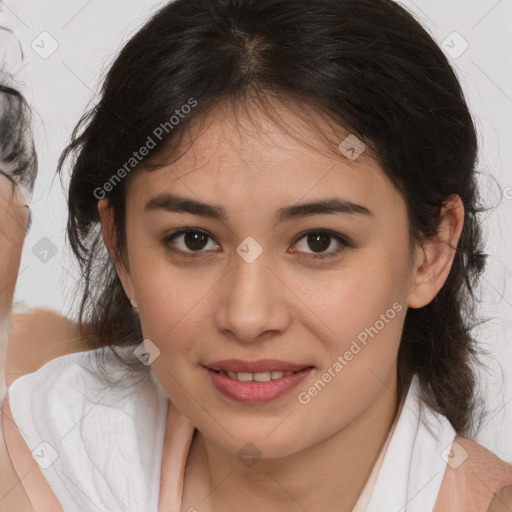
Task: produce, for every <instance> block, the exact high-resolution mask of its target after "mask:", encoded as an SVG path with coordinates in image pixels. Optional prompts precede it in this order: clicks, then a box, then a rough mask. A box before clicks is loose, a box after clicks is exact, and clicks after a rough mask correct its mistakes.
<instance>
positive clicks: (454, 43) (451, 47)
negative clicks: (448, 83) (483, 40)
mask: <svg viewBox="0 0 512 512" xmlns="http://www.w3.org/2000/svg"><path fill="white" fill-rule="evenodd" d="M441 46H442V48H443V50H444V51H445V52H446V53H447V54H448V56H450V57H451V58H452V59H458V58H459V57H460V56H461V55H462V54H463V53H464V52H465V51H466V50H467V49H468V48H469V43H468V42H467V41H466V40H465V39H464V38H463V37H462V36H461V35H460V34H459V33H458V32H452V33H451V34H450V35H449V36H448V37H447V38H446V39H445V40H444V41H443V42H442V43H441Z"/></svg>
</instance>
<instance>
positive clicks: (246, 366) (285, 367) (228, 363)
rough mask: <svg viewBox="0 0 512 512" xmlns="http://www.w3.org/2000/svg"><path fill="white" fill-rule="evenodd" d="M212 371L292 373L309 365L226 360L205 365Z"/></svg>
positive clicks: (275, 361)
mask: <svg viewBox="0 0 512 512" xmlns="http://www.w3.org/2000/svg"><path fill="white" fill-rule="evenodd" d="M203 366H205V367H206V368H208V369H210V370H217V371H221V370H222V371H225V372H227V371H229V372H248V373H259V372H273V371H274V372H277V371H283V372H287V371H292V372H298V371H299V370H302V369H304V368H307V367H308V366H311V365H308V364H300V363H290V362H286V361H280V360H279V359H259V360H258V361H243V360H242V359H224V360H222V361H215V362H214V363H210V364H205V365H203Z"/></svg>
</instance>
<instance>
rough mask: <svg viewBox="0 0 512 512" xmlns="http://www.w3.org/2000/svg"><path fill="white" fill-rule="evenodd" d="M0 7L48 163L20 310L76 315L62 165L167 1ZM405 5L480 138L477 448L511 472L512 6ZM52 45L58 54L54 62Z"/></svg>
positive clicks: (508, 0)
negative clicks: (110, 79)
mask: <svg viewBox="0 0 512 512" xmlns="http://www.w3.org/2000/svg"><path fill="white" fill-rule="evenodd" d="M0 3H3V13H2V17H3V20H2V22H1V25H3V26H9V27H11V28H13V29H14V31H15V33H16V37H17V38H18V39H19V41H20V44H21V48H22V49H23V53H24V58H23V59H21V57H20V52H19V48H18V46H17V42H16V39H15V38H13V37H12V36H10V35H8V34H7V33H5V32H4V33H3V34H2V36H1V40H0V45H1V46H0V48H1V54H2V61H3V63H4V65H5V66H7V67H8V69H9V71H11V73H13V74H14V75H15V81H16V82H18V85H19V86H23V89H24V92H25V94H26V96H27V98H28V100H29V102H30V103H31V104H32V105H33V107H34V109H35V112H36V118H35V134H36V144H37V150H38V154H39V160H40V169H39V176H38V179H37V185H36V188H35V192H34V196H33V200H32V203H31V205H32V211H33V216H34V218H33V225H32V228H31V231H30V233H29V234H28V236H27V239H26V243H25V247H24V253H23V258H22V262H21V267H20V276H19V280H18V285H17V290H16V296H15V300H18V301H25V302H26V303H27V304H28V305H29V306H38V307H49V308H53V309H55V310H57V311H59V312H61V313H63V314H69V313H70V312H71V306H70V304H71V301H70V297H71V295H72V292H73V288H74V285H75V283H76V278H77V276H78V273H77V268H76V266H75V264H74V261H73V260H72V258H71V256H70V251H69V249H68V247H67V242H66V239H65V224H66V203H65V196H64V192H63V189H62V186H61V183H60V181H59V179H58V178H57V179H54V174H55V169H56V164H57V160H58V157H59V155H60V153H61V151H62V149H63V148H64V146H65V144H66V142H67V141H68V139H69V136H70V133H71V130H72V128H73V127H74V125H75V123H76V122H77V120H78V119H79V117H80V115H81V114H82V113H83V112H84V111H85V109H86V107H87V106H88V105H89V104H90V102H91V101H92V102H94V101H96V92H97V91H98V88H99V83H100V79H101V77H102V76H103V75H104V73H105V71H106V69H108V65H109V63H111V62H112V59H113V57H114V56H115V54H116V53H117V51H118V50H119V49H120V47H121V46H122V45H123V43H124V42H126V41H127V39H128V38H129V37H130V36H131V35H132V34H133V33H134V32H135V31H136V30H137V29H138V28H139V27H140V26H141V25H142V24H143V23H144V21H145V20H146V19H147V16H148V15H149V14H150V13H152V12H153V11H154V10H155V9H156V8H158V7H159V6H161V5H163V3H165V2H156V1H151V0H146V1H142V0H108V1H107V0H101V1H100V0H89V1H87V0H52V1H51V2H48V1H46V2H41V1H40V0H39V1H38V0H18V1H15V0H7V1H4V2H0ZM401 3H402V4H403V5H404V6H405V7H406V8H407V9H409V10H411V11H412V12H413V13H414V14H415V16H416V17H417V18H418V19H420V21H422V23H423V25H424V26H425V27H426V28H427V29H428V30H429V31H430V33H431V34H432V36H433V37H434V39H435V40H436V41H437V42H438V44H440V45H441V46H442V47H443V49H444V51H445V52H446V53H447V54H448V55H450V59H451V62H452V64H453V66H454V67H455V69H456V71H457V73H458V75H459V78H460V80H461V82H462V86H463V88H464V90H465V93H466V96H467V99H468V102H469V105H470V108H471V110H472V112H473V115H474V117H475V120H476V124H477V129H478V132H479V137H480V144H481V147H480V159H479V166H478V168H479V170H480V171H481V172H482V173H483V175H484V178H483V180H482V188H483V190H484V198H485V200H486V202H487V204H488V205H489V206H491V207H493V209H492V210H491V211H490V212H489V213H488V214H487V215H486V227H487V234H488V243H487V247H486V250H487V252H488V254H489V255H490V257H489V259H488V269H487V271H486V273H485V276H484V280H483V285H484V286H483V291H482V299H483V305H482V309H481V313H482V314H483V315H484V316H485V317H487V318H490V321H489V322H488V323H487V324H486V325H484V326H483V327H481V328H480V329H479V331H478V337H479V340H480V344H481V346H482V347H483V348H486V349H488V350H491V351H492V355H493V358H492V359H490V360H486V363H487V365H488V368H489V369H488V371H487V372H486V373H485V374H482V377H483V378H481V379H480V383H481V386H482V389H483V392H484V395H485V396H486V397H487V408H488V410H489V416H488V419H487V420H486V421H487V423H486V425H485V428H484V429H483V430H482V432H481V434H480V435H479V436H478V438H477V441H479V442H480V443H481V444H483V445H484V446H486V447H487V448H489V449H490V450H492V451H493V452H495V453H496V454H497V455H499V456H500V457H501V458H503V459H505V460H507V461H508V462H511V463H512V379H511V377H512V369H511V368H512V339H511V332H512V293H511V290H510V288H511V287H510V276H511V273H512V171H511V166H512V144H511V133H512V122H511V114H512V66H511V64H512V62H511V57H510V48H511V46H512V37H511V30H510V29H511V27H512V0H478V1H473V2H469V1H468V0H449V1H448V0H414V1H412V0H403V1H401ZM45 32H46V33H47V34H44V33H45ZM454 32H456V34H454ZM48 34H49V35H48ZM466 44H467V45H468V47H467V49H466V50H465V51H464V52H463V53H461V52H462V50H464V48H465V46H466ZM52 45H53V46H55V45H58V47H57V48H56V50H55V51H54V52H53V53H51V55H49V54H50V52H51V51H52V50H53V48H52ZM459 54H460V55H459ZM485 176H487V177H485ZM492 177H494V178H495V179H496V180H497V183H496V182H495V181H494V180H493V178H492ZM42 239H43V241H41V240H42ZM46 239H47V240H46ZM48 240H49V241H51V243H50V242H48ZM52 249H54V251H52ZM44 251H49V252H46V253H45V252H44ZM53 252H55V254H53Z"/></svg>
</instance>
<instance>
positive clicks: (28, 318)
mask: <svg viewBox="0 0 512 512" xmlns="http://www.w3.org/2000/svg"><path fill="white" fill-rule="evenodd" d="M83 350H86V348H85V343H84V342H83V339H82V338H81V337H80V335H79V332H78V326H77V325H76V323H75V322H73V321H72V320H70V319H69V318H66V317H65V316H62V315H60V314H59V313H57V312H55V311H52V310H50V309H44V308H26V307H24V306H23V305H22V304H19V303H18V304H15V307H14V309H13V314H12V317H11V326H10V332H9V343H8V348H7V363H6V381H7V385H8V386H9V385H10V384H11V383H12V382H13V381H14V380H15V379H16V378H17V377H19V376H21V375H25V374H27V373H32V372H34V371H36V370H37V369H39V368H40V367H41V366H43V365H44V364H46V363H47V362H48V361H51V360H52V359H55V358H57V357H60V356H62V355H66V354H70V353H73V352H81V351H83Z"/></svg>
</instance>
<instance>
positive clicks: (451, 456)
mask: <svg viewBox="0 0 512 512" xmlns="http://www.w3.org/2000/svg"><path fill="white" fill-rule="evenodd" d="M441 457H442V458H443V460H444V461H445V462H447V463H448V465H449V466H450V467H451V468H453V469H457V468H458V467H459V466H460V465H461V464H462V463H463V462H464V461H465V460H466V459H467V458H468V452H467V451H466V450H465V449H464V448H462V446H461V445H460V444H459V443H457V441H454V442H453V443H452V444H450V445H448V446H447V447H446V448H445V449H444V451H443V453H442V454H441Z"/></svg>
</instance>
